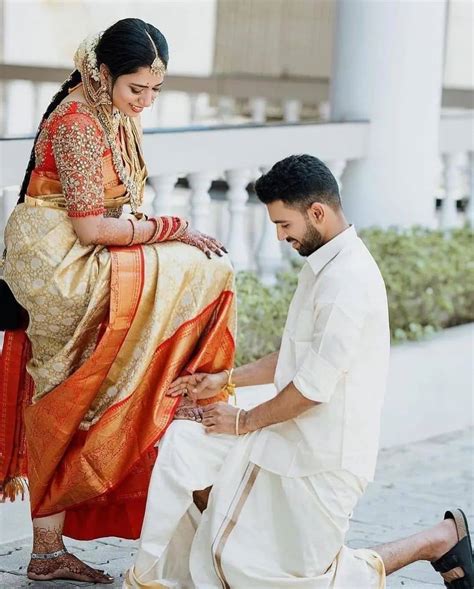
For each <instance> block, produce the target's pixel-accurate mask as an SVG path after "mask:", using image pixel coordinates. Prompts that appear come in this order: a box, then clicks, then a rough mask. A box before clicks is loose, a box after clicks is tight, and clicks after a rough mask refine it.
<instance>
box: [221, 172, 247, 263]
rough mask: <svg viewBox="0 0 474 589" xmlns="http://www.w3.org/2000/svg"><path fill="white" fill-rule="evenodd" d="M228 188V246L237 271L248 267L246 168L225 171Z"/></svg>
mask: <svg viewBox="0 0 474 589" xmlns="http://www.w3.org/2000/svg"><path fill="white" fill-rule="evenodd" d="M225 177H226V180H227V183H228V185H229V190H228V192H227V198H228V200H229V213H230V221H229V237H228V239H227V245H228V246H229V252H230V256H231V258H232V262H233V263H234V267H235V269H236V270H237V271H239V270H247V269H248V268H249V267H250V252H249V239H248V231H247V229H248V228H247V224H246V219H245V215H246V212H247V206H246V205H247V200H248V198H249V195H248V192H247V184H248V183H249V180H250V172H249V170H246V169H237V170H228V171H227V172H226V173H225Z"/></svg>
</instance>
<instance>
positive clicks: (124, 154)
mask: <svg viewBox="0 0 474 589" xmlns="http://www.w3.org/2000/svg"><path fill="white" fill-rule="evenodd" d="M96 112H97V118H98V120H99V122H100V124H101V126H102V128H103V130H104V134H105V137H106V140H107V143H108V146H109V147H110V152H111V154H112V163H113V165H114V168H115V171H116V172H117V176H118V177H119V179H120V181H121V182H122V184H123V185H124V186H125V188H126V190H127V193H128V195H129V197H130V207H131V209H132V212H133V213H136V212H137V211H138V209H139V207H140V206H141V205H142V203H143V194H144V191H145V182H146V178H147V169H146V166H145V162H144V159H143V153H142V149H141V141H140V135H139V132H138V129H137V127H136V125H135V124H134V123H133V122H132V120H131V119H130V117H127V116H126V115H123V114H122V113H120V112H119V111H114V112H113V113H112V114H111V113H110V112H108V110H107V107H103V106H98V107H97V108H96ZM117 140H118V141H120V143H121V144H122V145H123V149H121V148H120V146H119V145H118V143H117Z"/></svg>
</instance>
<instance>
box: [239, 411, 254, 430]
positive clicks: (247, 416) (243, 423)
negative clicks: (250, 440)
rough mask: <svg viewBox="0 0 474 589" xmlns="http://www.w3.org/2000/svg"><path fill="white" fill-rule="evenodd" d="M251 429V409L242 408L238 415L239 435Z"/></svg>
mask: <svg viewBox="0 0 474 589" xmlns="http://www.w3.org/2000/svg"><path fill="white" fill-rule="evenodd" d="M252 431H253V429H252V417H251V411H245V410H244V409H242V411H241V412H240V416H239V435H243V434H249V433H250V432H252Z"/></svg>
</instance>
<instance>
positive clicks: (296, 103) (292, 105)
mask: <svg viewBox="0 0 474 589" xmlns="http://www.w3.org/2000/svg"><path fill="white" fill-rule="evenodd" d="M301 106H302V105H301V100H297V99H293V98H288V99H287V100H285V101H284V102H283V120H284V121H285V123H297V122H298V121H300V119H301Z"/></svg>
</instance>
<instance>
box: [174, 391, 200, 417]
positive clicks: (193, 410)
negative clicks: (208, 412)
mask: <svg viewBox="0 0 474 589" xmlns="http://www.w3.org/2000/svg"><path fill="white" fill-rule="evenodd" d="M174 419H186V420H189V421H196V422H198V423H201V421H202V411H201V409H200V408H199V407H196V404H195V402H194V401H192V400H191V399H188V398H186V397H182V398H181V401H180V402H179V405H178V408H177V409H176V412H175V414H174Z"/></svg>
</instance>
